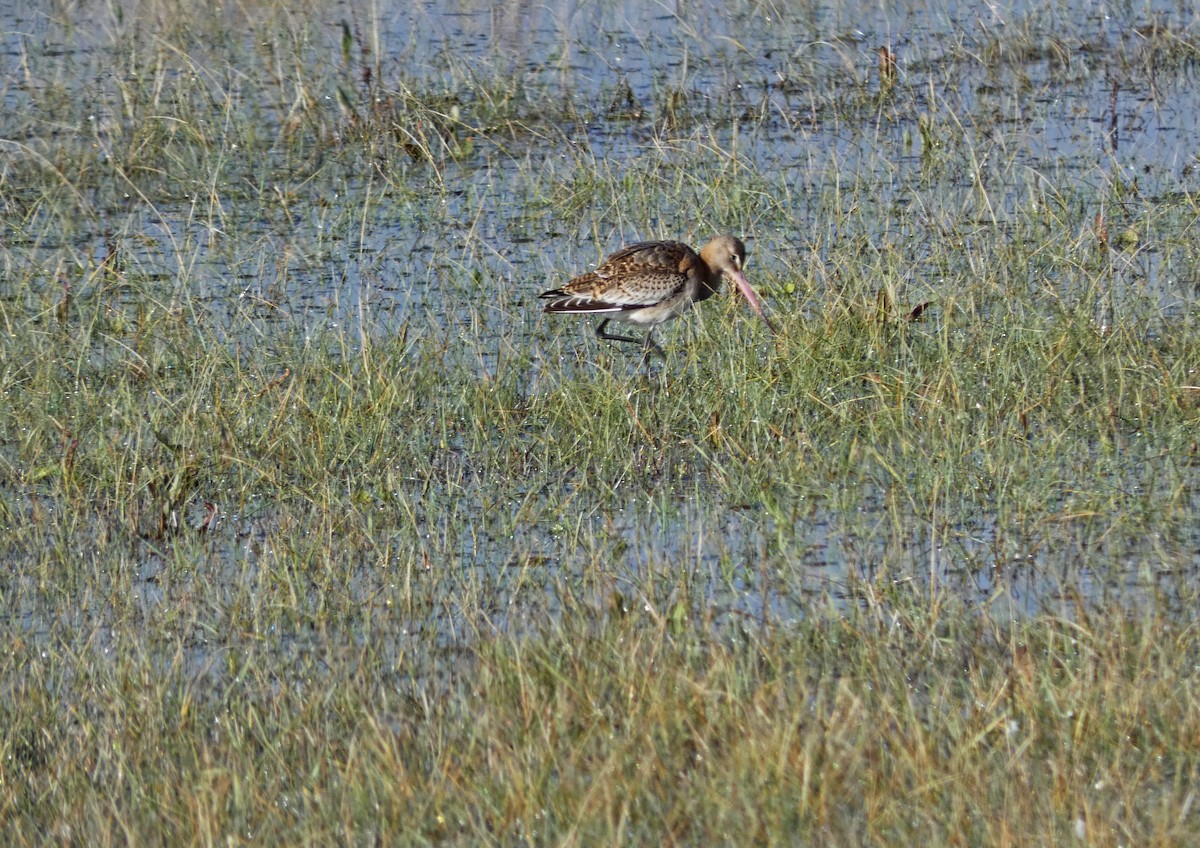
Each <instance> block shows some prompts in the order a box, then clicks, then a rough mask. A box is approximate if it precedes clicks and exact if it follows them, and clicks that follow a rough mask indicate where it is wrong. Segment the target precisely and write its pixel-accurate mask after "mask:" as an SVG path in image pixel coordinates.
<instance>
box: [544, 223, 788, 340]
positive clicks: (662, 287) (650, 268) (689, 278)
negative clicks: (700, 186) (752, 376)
mask: <svg viewBox="0 0 1200 848" xmlns="http://www.w3.org/2000/svg"><path fill="white" fill-rule="evenodd" d="M745 261H746V246H745V245H744V244H742V243H741V241H740V240H738V239H736V238H734V237H733V236H717V237H716V238H714V239H713V240H712V241H710V242H709V243H708V244H706V245H704V247H703V248H702V249H701V250H700V252H699V253H696V251H694V250H692V249H691V248H690V247H688V246H687V245H686V244H682V243H680V242H677V241H645V242H639V243H638V244H631V245H629V246H627V247H623V248H621V249H620V250H618V251H617V252H616V253H614V254H613V255H612V256H610V257H608V258H607V259H605V260H604V262H603V263H601V265H600V267H599V268H597V269H596V270H595V271H591V272H589V273H587V274H584V275H582V276H580V277H576V278H575V279H573V280H571V281H570V282H569V283H566V284H565V285H563V286H562V288H557V289H553V290H551V291H548V292H543V293H542V294H540V295H538V297H540V298H544V299H545V300H547V301H548V302H547V304H546V310H545V311H546V312H580V313H587V314H596V315H604V316H605V318H604V320H603V321H601V322H600V325H599V326H598V327H596V335H597V336H599V337H600V338H602V339H610V340H612V341H617V342H635V343H636V342H638V341H639V339H635V338H631V337H630V336H618V335H616V334H614V333H608V332H605V329H604V328H605V327H607V326H608V322H609V321H624V322H626V323H629V324H641V325H644V326H646V327H647V330H646V338H645V340H644V341H643V348H644V349H643V356H644V357H648V356H649V355H650V351H652V350H653V351H655V352H656V353H658V355H659V356H661V357H663V358H664V359H666V355H665V354H664V353H663V351H662V348H660V347H659V346H658V344H657V343H656V342H655V341H654V340H653V339H652V338H651V336H652V334H653V333H654V328H655V327H657V326H658V325H659V324H661V323H663V322H664V321H669V320H670V319H672V318H674V317H676V316H677V315H682V314H683V313H684V312H686V311H687V310H688V307H690V306H691V305H692V304H693V303H697V302H699V301H701V300H707V299H708V298H710V297H712V296H713V295H714V294H716V293H717V289H719V288H720V286H721V278H722V277H727V278H728V279H729V280H730V282H732V283H734V284H735V285H736V286H737V288H738V291H740V292H741V293H742V295H743V296H744V297H745V298H746V300H748V301H749V302H750V307H751V308H752V309H753V310H754V311H755V312H756V313H758V315H759V317H760V318H762V319H763V321H765V322H766V324H767V326H768V327H770V328H771V330H772V331H774V329H775V327H774V325H773V324H771V321H770V319H769V318H767V316H766V315H765V314H764V313H763V310H762V306H760V305H759V302H758V297H757V296H756V295H755V294H754V289H752V288H750V283H749V282H748V281H747V280H746V275H745V274H743V273H742V265H743V264H744V263H745Z"/></svg>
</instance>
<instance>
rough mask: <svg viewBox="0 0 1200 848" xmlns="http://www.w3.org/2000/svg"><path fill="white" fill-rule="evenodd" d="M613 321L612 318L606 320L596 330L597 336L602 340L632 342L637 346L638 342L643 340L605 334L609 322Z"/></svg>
mask: <svg viewBox="0 0 1200 848" xmlns="http://www.w3.org/2000/svg"><path fill="white" fill-rule="evenodd" d="M611 320H612V319H611V318H605V319H604V320H603V321H601V322H600V326H599V327H597V328H596V335H597V336H599V337H600V338H602V339H608V340H609V341H611V342H632V343H634V344H637V343H638V342H640V341H641V339H635V338H633V336H618V335H617V334H616V333H606V332H604V328H605V327H607V326H608V322H609V321H611Z"/></svg>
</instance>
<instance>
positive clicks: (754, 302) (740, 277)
mask: <svg viewBox="0 0 1200 848" xmlns="http://www.w3.org/2000/svg"><path fill="white" fill-rule="evenodd" d="M729 276H730V278H732V280H733V282H734V284H735V285H736V286H737V287H738V291H740V292H741V293H742V296H743V297H744V298H746V300H747V301H748V302H749V303H750V308H751V309H753V310H754V311H755V312H756V313H758V317H759V318H761V319H763V322H764V323H766V325H767V327H768V328H770V330H771V332H772V333H774V332H776V330H775V325H774V324H772V323H771V319H770V318H768V317H767V313H765V312H763V308H762V304H761V303H759V302H758V295H756V294H755V293H754V289H752V288H750V281H749V280H747V279H746V275H745V274H743V273H742V272H741V271H734V272H733V273H731V274H730V275H729Z"/></svg>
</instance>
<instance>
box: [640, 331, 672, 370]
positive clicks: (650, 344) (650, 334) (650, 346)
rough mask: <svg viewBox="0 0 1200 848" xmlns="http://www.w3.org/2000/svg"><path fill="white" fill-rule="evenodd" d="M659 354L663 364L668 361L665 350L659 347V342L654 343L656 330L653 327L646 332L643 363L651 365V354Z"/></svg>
mask: <svg viewBox="0 0 1200 848" xmlns="http://www.w3.org/2000/svg"><path fill="white" fill-rule="evenodd" d="M652 353H657V354H658V355H659V357H661V358H662V361H663V362H666V361H667V355H666V354H665V353H663V349H662V348H661V347H659V346H658V342H656V341H654V328H653V327H651V328H650V329H649V330H647V331H646V343H645V344H644V345H642V361H643V362H645V363H647V364H649V363H650V354H652Z"/></svg>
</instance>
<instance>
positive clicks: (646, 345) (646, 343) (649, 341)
mask: <svg viewBox="0 0 1200 848" xmlns="http://www.w3.org/2000/svg"><path fill="white" fill-rule="evenodd" d="M611 320H612V319H611V318H605V319H604V320H603V321H601V322H600V326H599V327H597V328H596V335H597V336H599V337H600V338H602V339H608V340H609V341H613V342H632V343H634V344H637V343H638V342H639V341H640V342H642V359H644V360H649V359H650V354H651V353H657V354H658V355H659V356H661V357H662V358H663V360H666V358H667V355H666V354H665V353H663V349H662V348H661V347H659V346H658V343H657V342H655V341H654V339H653V338H652V336H653V333H654V329H653V328H651V329H650V330H648V331H647V332H646V338H645V340H642V339H635V338H634V337H633V336H618V335H617V334H616V333H607V332H605V331H604V328H605V327H607V326H608V322H609V321H611Z"/></svg>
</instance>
